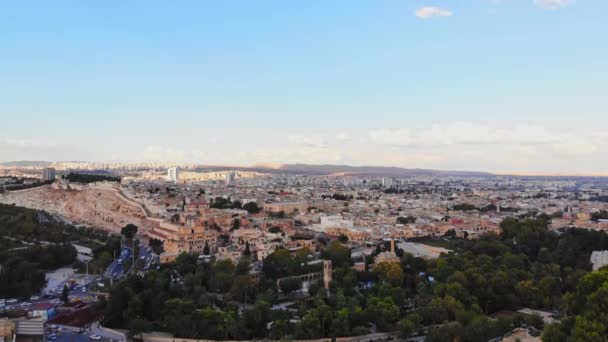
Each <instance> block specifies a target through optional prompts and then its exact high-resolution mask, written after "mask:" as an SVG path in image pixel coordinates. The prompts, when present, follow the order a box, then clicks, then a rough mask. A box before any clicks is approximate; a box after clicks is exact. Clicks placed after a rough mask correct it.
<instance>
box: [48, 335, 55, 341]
mask: <svg viewBox="0 0 608 342" xmlns="http://www.w3.org/2000/svg"><path fill="white" fill-rule="evenodd" d="M46 339H47V340H49V341H55V340H56V339H57V335H55V334H48V335H46Z"/></svg>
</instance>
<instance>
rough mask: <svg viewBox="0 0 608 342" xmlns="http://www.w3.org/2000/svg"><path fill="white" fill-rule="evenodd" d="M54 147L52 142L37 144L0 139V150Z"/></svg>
mask: <svg viewBox="0 0 608 342" xmlns="http://www.w3.org/2000/svg"><path fill="white" fill-rule="evenodd" d="M52 147H55V143H52V142H44V143H43V142H38V141H32V140H27V139H10V138H6V139H0V148H16V149H29V148H52Z"/></svg>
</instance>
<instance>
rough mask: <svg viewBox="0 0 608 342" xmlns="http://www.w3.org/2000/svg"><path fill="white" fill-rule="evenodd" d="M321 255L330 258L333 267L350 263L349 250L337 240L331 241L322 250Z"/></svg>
mask: <svg viewBox="0 0 608 342" xmlns="http://www.w3.org/2000/svg"><path fill="white" fill-rule="evenodd" d="M323 257H324V258H325V259H329V260H331V262H332V265H333V266H334V267H342V266H347V265H350V250H349V249H347V248H345V247H344V246H342V244H341V243H340V242H338V241H332V242H331V243H330V244H329V246H327V248H325V249H324V250H323Z"/></svg>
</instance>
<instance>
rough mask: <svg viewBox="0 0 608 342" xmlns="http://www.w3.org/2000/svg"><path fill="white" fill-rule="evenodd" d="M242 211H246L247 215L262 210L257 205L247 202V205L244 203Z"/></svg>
mask: <svg viewBox="0 0 608 342" xmlns="http://www.w3.org/2000/svg"><path fill="white" fill-rule="evenodd" d="M243 209H245V210H247V212H248V213H249V214H257V213H259V212H260V211H262V208H260V207H259V206H258V204H257V203H255V202H247V203H245V205H244V206H243Z"/></svg>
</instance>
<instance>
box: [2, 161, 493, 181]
mask: <svg viewBox="0 0 608 342" xmlns="http://www.w3.org/2000/svg"><path fill="white" fill-rule="evenodd" d="M51 164H52V163H51V162H46V161H25V160H22V161H11V162H2V163H0V166H4V167H38V168H43V167H48V166H50V165H51ZM191 170H192V171H199V172H210V171H230V170H233V171H252V172H261V173H273V174H281V173H287V174H302V175H319V176H324V175H340V174H344V175H357V176H377V177H404V176H482V177H484V176H493V175H494V174H493V173H489V172H476V171H444V170H431V169H407V168H401V167H392V166H350V165H329V164H325V165H311V164H284V165H255V166H249V167H247V166H222V165H200V166H198V167H195V168H193V169H191Z"/></svg>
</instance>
